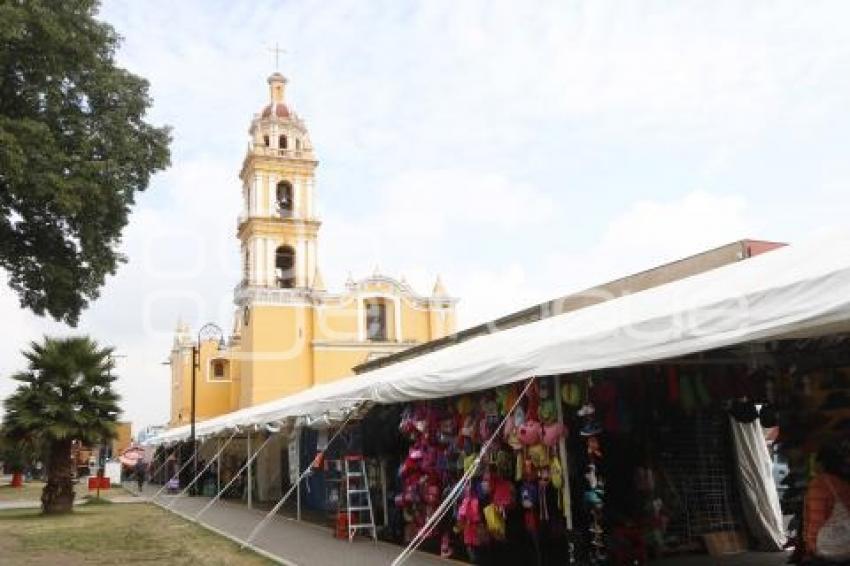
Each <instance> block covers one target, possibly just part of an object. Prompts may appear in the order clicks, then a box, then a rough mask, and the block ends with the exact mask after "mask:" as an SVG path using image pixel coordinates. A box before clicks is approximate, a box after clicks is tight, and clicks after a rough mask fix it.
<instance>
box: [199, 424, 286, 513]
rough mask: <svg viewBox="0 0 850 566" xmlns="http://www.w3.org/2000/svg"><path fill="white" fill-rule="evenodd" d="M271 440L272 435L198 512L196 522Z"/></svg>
mask: <svg viewBox="0 0 850 566" xmlns="http://www.w3.org/2000/svg"><path fill="white" fill-rule="evenodd" d="M271 439H272V437H271V435H270V436H269V437H268V438H266V440H265V442H263V443H262V444H261V445H260V447H259V448H257V451H256V452H254V454H252V455H251V457H250V458H249V459H248V461H247V462H246V463H245V464H243V465H242V467H241V468H239V471H238V472H236V474H235V475H234V476H233V478H232V479H231V480H230V481H229V482H227V484H226V485H225V486H224V487H223V488H222V489H221V491H219V492H218V493H217V494H216V495H215V497H213V498H212V499H211V500H210V501H209V502H208V503H207V504H206V505H205V506H204V508H203V509H201V510H200V511H198V513H197V514H196V515H195V520H196V521H197V520H198V518H199V517H200V516H201V515H203V514H204V513H206V512H207V510H208V509H209V508H210V507H212V506H213V505H215V502H216V501H218V500H219V499H221V494H222V493H224V492H225V491H227V490H228V489H230V486H231V485H233V484H234V483H235V482H236V480H237V479H239V476H241V475H242V472H244V471H245V469H246V468H247V467H248V465H249V464H250V463H251V462H253V461H254V459H255V458H256V457H257V456H259V455H260V452H262V451H263V448H265V447H266V444H268V443H269V441H270V440H271Z"/></svg>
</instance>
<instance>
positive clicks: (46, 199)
mask: <svg viewBox="0 0 850 566" xmlns="http://www.w3.org/2000/svg"><path fill="white" fill-rule="evenodd" d="M98 8H99V3H98V2H97V1H95V0H24V1H22V0H0V267H3V268H5V270H6V271H7V272H8V274H9V284H10V285H11V287H12V288H13V289H14V290H15V291H16V292H17V293H18V295H19V297H20V301H21V304H22V305H23V306H25V307H28V308H30V309H32V310H33V311H35V312H36V313H38V314H44V313H45V312H46V313H48V314H50V315H51V316H52V317H53V318H55V319H57V320H64V321H65V322H67V323H69V324H71V325H76V323H77V321H78V319H79V315H80V312H81V311H82V310H83V309H85V308H86V306H87V305H88V303H89V302H90V301H92V300H94V299H96V298H97V297H98V293H99V289H100V288H101V286H102V285H103V283H104V280H105V278H106V276H107V275H111V274H114V273H115V271H116V269H117V266H118V264H119V263H120V262H122V261H124V258H123V257H122V256H121V254H120V253H119V252H118V245H119V244H120V238H121V232H122V230H123V228H124V226H125V225H126V224H127V217H128V214H129V212H130V208H131V206H132V205H133V203H134V201H135V197H136V192H137V191H143V190H145V189H146V188H147V186H148V183H149V181H150V177H151V175H152V174H153V173H154V172H156V171H158V170H161V169H164V168H165V167H167V166H168V165H169V160H170V155H169V150H168V144H169V142H170V133H169V129H168V128H165V127H154V126H152V125H151V124H149V123H148V122H146V121H145V119H144V118H145V113H146V111H147V109H148V107H149V106H150V105H151V98H150V97H149V95H148V83H147V81H146V80H144V79H143V78H140V77H138V76H136V75H133V74H132V73H129V72H127V71H126V70H124V69H122V68H120V67H118V66H116V64H115V51H116V49H117V47H118V45H119V42H120V38H119V36H118V35H117V34H116V32H115V30H114V29H113V28H112V27H111V26H109V25H108V24H106V23H104V22H101V21H98V20H97V19H95V16H96V14H97V11H98Z"/></svg>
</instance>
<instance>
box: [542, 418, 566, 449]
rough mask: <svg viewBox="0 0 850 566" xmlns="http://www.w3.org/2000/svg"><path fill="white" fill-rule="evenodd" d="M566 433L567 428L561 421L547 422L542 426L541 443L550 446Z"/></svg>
mask: <svg viewBox="0 0 850 566" xmlns="http://www.w3.org/2000/svg"><path fill="white" fill-rule="evenodd" d="M566 433H567V430H566V428H565V427H564V425H562V424H561V423H552V424H547V425H545V426H544V427H543V444H545V445H546V446H548V447H549V448H552V447H553V446H555V445H556V444H558V441H559V440H561V439H562V438H563V437H564V436H565V435H566Z"/></svg>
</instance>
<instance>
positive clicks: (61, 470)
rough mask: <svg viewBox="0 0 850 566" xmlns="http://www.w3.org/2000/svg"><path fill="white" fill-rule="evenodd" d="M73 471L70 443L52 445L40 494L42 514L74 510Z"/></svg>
mask: <svg viewBox="0 0 850 566" xmlns="http://www.w3.org/2000/svg"><path fill="white" fill-rule="evenodd" d="M73 470H74V467H73V462H72V461H71V441H70V440H60V441H57V442H54V443H52V444H51V445H50V454H49V455H48V457H47V485H45V486H44V491H42V493H41V510H42V512H43V513H45V514H48V515H52V514H59V513H71V512H72V511H73V510H74V484H73Z"/></svg>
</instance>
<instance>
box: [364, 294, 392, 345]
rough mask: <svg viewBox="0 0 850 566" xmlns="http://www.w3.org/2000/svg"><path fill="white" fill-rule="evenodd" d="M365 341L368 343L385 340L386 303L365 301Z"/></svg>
mask: <svg viewBox="0 0 850 566" xmlns="http://www.w3.org/2000/svg"><path fill="white" fill-rule="evenodd" d="M366 339H367V340H369V341H370V342H386V340H387V303H386V301H384V300H382V299H369V300H367V301H366Z"/></svg>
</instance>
